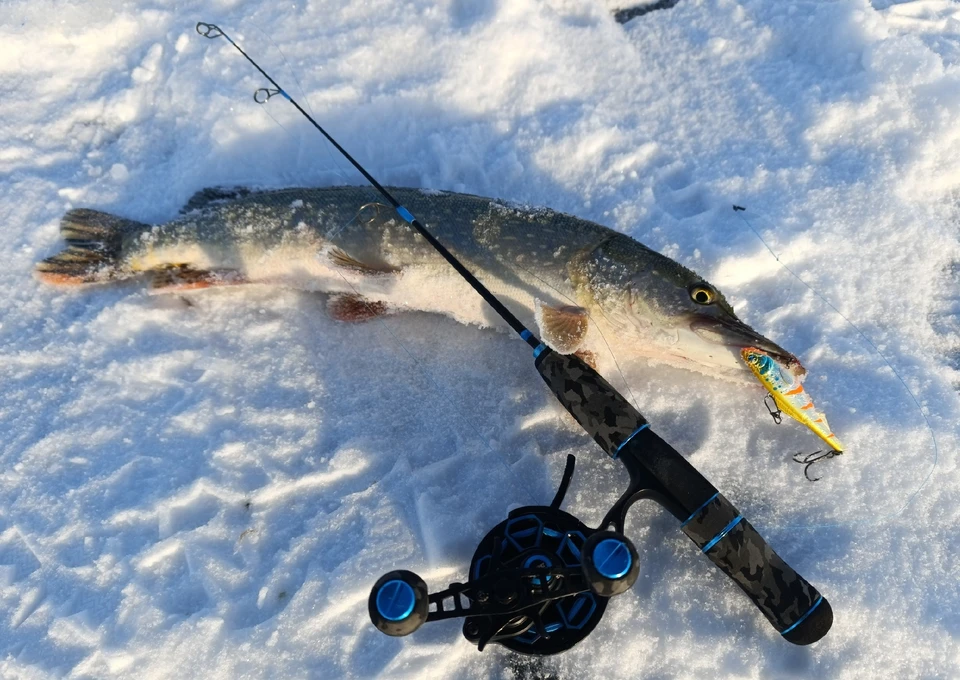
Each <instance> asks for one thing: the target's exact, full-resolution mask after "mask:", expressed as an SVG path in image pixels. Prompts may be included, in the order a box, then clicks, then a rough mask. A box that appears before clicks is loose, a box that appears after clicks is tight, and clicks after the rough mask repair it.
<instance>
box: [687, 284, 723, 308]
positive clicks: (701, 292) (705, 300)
mask: <svg viewBox="0 0 960 680" xmlns="http://www.w3.org/2000/svg"><path fill="white" fill-rule="evenodd" d="M690 299H691V300H693V301H694V302H696V303H697V304H698V305H711V304H713V302H714V300H716V299H717V291H715V290H714V289H713V288H710V287H709V286H705V285H703V284H702V283H701V284H699V285H696V286H694V287H693V288H691V289H690Z"/></svg>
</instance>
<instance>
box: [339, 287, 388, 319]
mask: <svg viewBox="0 0 960 680" xmlns="http://www.w3.org/2000/svg"><path fill="white" fill-rule="evenodd" d="M388 312H389V309H388V307H387V303H386V302H380V301H378V300H368V299H366V298H365V297H363V296H362V295H355V294H353V293H338V294H335V295H331V296H330V299H329V300H327V313H328V314H329V315H330V317H331V318H332V319H336V320H337V321H350V322H357V321H369V320H370V319H375V318H377V317H378V316H384V315H386V314H387V313H388Z"/></svg>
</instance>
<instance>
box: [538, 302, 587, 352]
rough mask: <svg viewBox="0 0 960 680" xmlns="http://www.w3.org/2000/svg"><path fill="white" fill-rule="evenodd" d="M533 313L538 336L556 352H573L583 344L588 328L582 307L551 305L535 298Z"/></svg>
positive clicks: (584, 310)
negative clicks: (538, 330)
mask: <svg viewBox="0 0 960 680" xmlns="http://www.w3.org/2000/svg"><path fill="white" fill-rule="evenodd" d="M535 314H536V319H537V326H539V328H540V336H541V337H542V339H543V341H544V342H545V343H547V344H548V345H550V347H552V348H553V349H554V350H556V351H557V352H560V353H561V354H573V353H574V352H576V351H577V350H578V349H580V347H581V345H583V341H584V339H585V338H586V337H587V329H588V328H589V324H588V317H587V310H586V309H584V308H583V307H574V306H572V305H568V306H564V307H552V306H550V305H548V304H546V303H545V302H541V301H540V300H537V301H536V303H535Z"/></svg>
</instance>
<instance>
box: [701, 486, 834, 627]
mask: <svg viewBox="0 0 960 680" xmlns="http://www.w3.org/2000/svg"><path fill="white" fill-rule="evenodd" d="M682 529H683V532H684V533H685V534H686V535H687V536H688V537H689V538H690V539H691V540H692V541H693V542H694V543H696V545H697V547H698V548H700V550H701V551H702V552H703V553H704V554H705V555H706V556H707V557H708V558H710V561H711V562H713V563H714V564H715V565H717V567H719V568H720V570H721V571H723V573H725V574H726V575H727V576H729V577H730V578H732V579H733V580H734V581H735V582H736V584H737V585H738V586H740V588H741V589H743V592H745V593H746V594H747V597H749V598H750V599H751V600H753V602H754V604H756V605H757V608H758V609H759V610H760V611H761V612H762V613H763V615H764V616H766V617H767V620H768V621H770V623H771V624H772V625H773V627H774V628H776V629H777V632H779V633H780V635H782V636H783V638H784V639H785V640H787V641H788V642H792V643H793V644H795V645H809V644H811V643H814V642H816V641H817V640H819V639H820V638H822V637H823V636H824V635H826V634H827V631H828V630H830V626H831V625H832V624H833V610H832V609H831V608H830V603H829V602H827V600H826V598H824V597H823V596H822V595H821V594H820V593H819V592H817V589H816V588H814V587H813V586H812V585H810V584H809V583H808V582H807V580H806V579H804V578H803V577H802V576H800V574H798V573H797V572H795V571H794V570H793V569H792V568H791V567H790V565H788V564H787V563H786V562H784V561H783V559H782V558H781V557H780V556H779V555H778V554H777V553H775V552H774V551H773V548H771V547H770V545H769V544H768V543H767V542H766V541H765V540H763V537H762V536H761V535H760V534H759V533H757V530H756V529H754V528H753V526H751V524H750V522H748V521H747V520H745V519H744V518H743V515H741V514H740V513H739V511H737V509H736V508H735V507H733V504H731V503H730V502H729V501H728V500H727V499H726V498H724V497H723V496H722V495H720V494H719V493H718V494H717V495H716V496H715V497H713V498H712V499H710V500H709V501H708V502H707V503H706V504H704V506H703V507H702V508H700V509H699V510H697V511H696V512H694V513H693V514H692V515H691V516H690V518H689V519H688V520H687V521H686V522H684V523H683V525H682Z"/></svg>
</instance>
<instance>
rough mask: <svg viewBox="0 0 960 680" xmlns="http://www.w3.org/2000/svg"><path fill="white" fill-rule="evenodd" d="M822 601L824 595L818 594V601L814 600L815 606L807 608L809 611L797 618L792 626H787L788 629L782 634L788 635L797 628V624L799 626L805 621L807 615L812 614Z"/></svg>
mask: <svg viewBox="0 0 960 680" xmlns="http://www.w3.org/2000/svg"><path fill="white" fill-rule="evenodd" d="M821 602H823V595H818V596H817V601H816V602H814V603H813V606H812V607H810V609H808V610H807V613H806V614H804V615H803V616H801V617H800V618H799V619H797V622H796V623H794V624H793V625H792V626H790V627H789V628H787V629H786V630H783V631H780V635H786V634H787V633H789V632H790V631H791V630H793V629H794V628H796V627H797V626H799V625H800V624H801V623H803V622H804V621H805V620H806V619H807V617H808V616H810V615H811V614H812V613H813V610H814V609H816V608H817V607H819V606H820V603H821Z"/></svg>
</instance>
